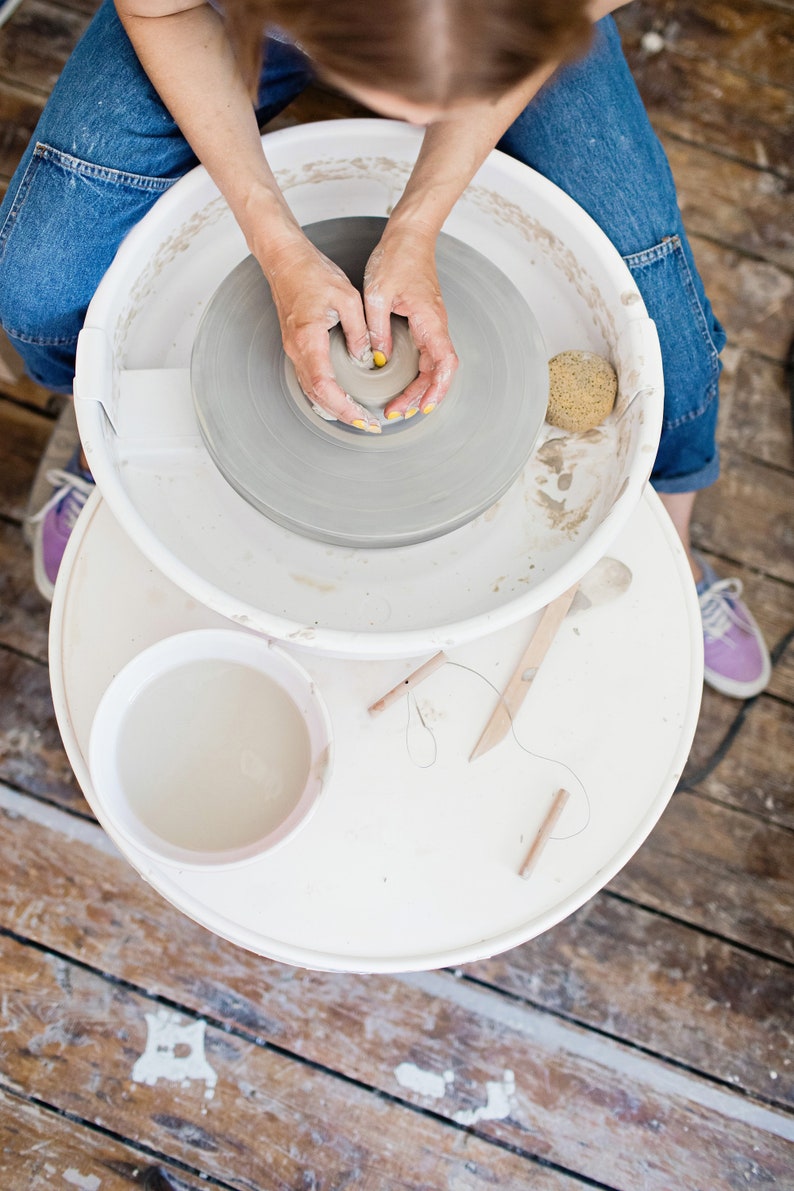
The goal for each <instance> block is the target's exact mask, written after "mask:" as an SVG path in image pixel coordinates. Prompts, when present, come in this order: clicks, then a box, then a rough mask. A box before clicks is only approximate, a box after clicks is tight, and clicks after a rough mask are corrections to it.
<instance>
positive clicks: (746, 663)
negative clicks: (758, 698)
mask: <svg viewBox="0 0 794 1191" xmlns="http://www.w3.org/2000/svg"><path fill="white" fill-rule="evenodd" d="M698 562H699V563H700V565H701V567H702V568H703V578H702V579H701V581H700V583H698V585H697V592H698V597H699V599H700V617H701V620H702V622H703V644H704V650H705V671H704V675H703V676H704V678H705V680H706V682H707V683H708V684H709V686H712V687H714V689H715V690H716V691H720V692H721V693H722V694H723V695H730V696H731V697H732V698H734V699H750V698H752V696H753V695H758V694H760V693H761V691H762V690H763V689H764V688H765V686H766V685H767V683H768V682H769V679H770V676H771V673H772V663H771V661H770V658H769V650H768V649H767V647H766V642H765V641H764V638H763V637H762V635H761V630H760V629H759V627H758V625H757V624H756V622H755V619H754V617H753V615H752V613H751V612H750V610H749V608H748V607H747V605H746V604H745V603H744V602H743V600H742V599H741V598H740V597H741V594H742V584H741V581H740V580H739V579H720V578H719V577H718V576H717V574H716V573H715V571H714V570H713V568H712V567H710V566H709V565H708V563H707V562H706V561H705V560H704V559H702V558H698Z"/></svg>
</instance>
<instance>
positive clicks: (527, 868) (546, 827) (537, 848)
mask: <svg viewBox="0 0 794 1191" xmlns="http://www.w3.org/2000/svg"><path fill="white" fill-rule="evenodd" d="M569 798H570V794H569V793H568V791H567V790H564V789H559V790H558V791H557V793H556V794H555V795H554V801H553V802H552V804H551V806H550V807H549V812H548V814H547V815H546V818H545V819H544V820H543V822H542V823H541V825H540V828H539V829H538V834H537V835H536V836H535V838H534V840H533V841H532V846H531V848H530V849H529V851H528V852H527V854H526V857H525V858H524V863H523V864H522V865H521V868H520V869H519V875H520V876H522V877H523V878H524V880H526V879H527V877H528V876H529V875H530V874H531V873H532V870H533V869H534V867H535V865H536V864H537V863H538V861H539V860H540V854H541V852H542V851H543V849H544V848H545V846H546V844H547V843H548V841H549V836H550V835H551V833H552V831H553V830H554V828H555V827H556V826H557V822H558V820H559V817H560V815H561V814H562V812H563V811H564V809H565V804H566V802H567V801H568V799H569Z"/></svg>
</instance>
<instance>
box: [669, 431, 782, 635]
mask: <svg viewBox="0 0 794 1191" xmlns="http://www.w3.org/2000/svg"><path fill="white" fill-rule="evenodd" d="M792 508H794V475H792V473H791V472H787V471H781V470H780V469H778V468H774V467H768V466H767V465H765V464H763V463H756V462H755V461H754V460H752V459H749V458H747V457H746V456H737V455H735V454H733V453H732V452H731V451H728V450H726V451H724V452H723V454H722V470H721V474H720V478H719V480H718V481H717V483H716V484H714V485H713V486H712V487H711V488H707V489H705V490H704V491H703V492H701V493H700V494H699V496H698V499H697V502H696V504H695V510H694V515H693V518H692V536H693V540H694V541H695V542H697V543H698V544H699V545H700V546H702V547H703V548H704V549H706V550H710V551H712V553H714V554H721V555H723V556H725V557H730V558H733V559H736V560H737V561H738V562H741V563H743V564H744V565H745V566H747V567H753V568H755V569H757V570H759V571H763V572H765V573H766V574H767V575H771V576H773V577H774V578H776V579H781V580H783V581H784V582H785V583H789V584H791V583H794V550H793V549H792V543H793V542H794V537H793V536H792V535H793V534H794V527H792V519H791V510H792ZM789 624H791V617H790V618H789Z"/></svg>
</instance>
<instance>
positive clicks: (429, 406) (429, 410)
mask: <svg viewBox="0 0 794 1191" xmlns="http://www.w3.org/2000/svg"><path fill="white" fill-rule="evenodd" d="M435 408H436V403H435V401H429V402H428V403H427V405H423V406H422V413H423V414H432V412H433V410H434V409H435Z"/></svg>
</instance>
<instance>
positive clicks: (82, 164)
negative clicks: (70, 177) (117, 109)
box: [33, 141, 174, 191]
mask: <svg viewBox="0 0 794 1191" xmlns="http://www.w3.org/2000/svg"><path fill="white" fill-rule="evenodd" d="M33 156H34V159H38V160H40V161H48V162H50V163H51V164H52V165H56V166H59V167H60V168H61V169H63V170H66V171H67V172H69V173H72V174H77V175H78V176H79V177H84V178H94V179H96V180H97V181H100V182H113V183H115V184H116V185H119V186H131V187H133V188H134V189H136V190H144V191H166V190H168V188H169V187H170V186H171V185H172V184H173V182H174V179H172V178H158V177H157V175H156V174H135V173H131V172H130V171H127V170H118V169H114V168H113V166H109V165H97V164H96V162H93V161H86V160H85V159H84V158H82V157H75V156H74V155H73V154H71V153H64V152H63V150H61V149H56V148H54V147H53V146H52V145H47V144H44V143H43V142H41V141H39V142H37V144H36V148H35V150H34V153H33Z"/></svg>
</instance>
